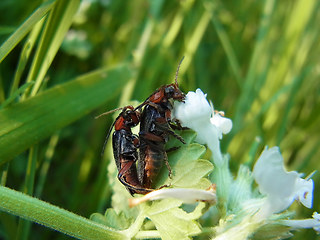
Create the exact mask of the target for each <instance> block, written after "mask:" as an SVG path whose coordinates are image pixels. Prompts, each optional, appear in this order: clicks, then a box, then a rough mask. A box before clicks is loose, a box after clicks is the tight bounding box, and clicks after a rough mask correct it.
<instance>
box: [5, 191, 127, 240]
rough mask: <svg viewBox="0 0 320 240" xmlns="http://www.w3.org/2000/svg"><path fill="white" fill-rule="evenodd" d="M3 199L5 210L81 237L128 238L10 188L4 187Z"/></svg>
mask: <svg viewBox="0 0 320 240" xmlns="http://www.w3.org/2000/svg"><path fill="white" fill-rule="evenodd" d="M0 202H1V204H0V210H2V211H5V212H7V213H11V214H14V215H17V216H20V217H22V218H24V219H27V220H30V221H33V222H36V223H39V224H41V225H44V226H46V227H49V228H52V229H55V230H57V231H59V232H62V233H65V234H67V235H69V236H73V237H76V238H78V239H126V236H125V235H123V234H121V233H119V232H116V231H115V230H113V229H111V228H108V227H106V226H103V225H101V224H98V223H96V222H93V221H90V220H89V219H86V218H84V217H81V216H79V215H76V214H74V213H71V212H69V211H67V210H64V209H62V208H59V207H56V206H53V205H51V204H49V203H46V202H44V201H41V200H39V199H37V198H33V197H30V196H28V195H26V194H23V193H21V192H17V191H14V190H12V189H10V188H6V187H2V186H0Z"/></svg>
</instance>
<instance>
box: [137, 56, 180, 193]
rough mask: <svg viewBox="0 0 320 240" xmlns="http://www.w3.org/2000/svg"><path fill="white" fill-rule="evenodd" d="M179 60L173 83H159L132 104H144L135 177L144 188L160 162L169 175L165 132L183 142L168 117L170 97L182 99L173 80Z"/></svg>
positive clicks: (139, 107) (158, 169)
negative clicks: (165, 166)
mask: <svg viewBox="0 0 320 240" xmlns="http://www.w3.org/2000/svg"><path fill="white" fill-rule="evenodd" d="M182 60H183V58H182ZM182 60H181V61H180V63H179V65H178V68H177V72H176V77H175V83H172V84H168V85H164V86H162V87H160V88H159V89H157V90H156V91H155V92H154V93H152V94H151V95H150V96H149V97H148V98H147V99H146V100H145V101H144V102H143V103H142V104H140V105H139V106H138V107H136V108H135V109H142V108H143V107H144V108H143V110H142V113H141V116H140V132H139V140H140V148H139V159H138V179H139V182H140V184H141V186H142V187H145V188H151V187H152V183H153V181H154V179H155V178H156V177H157V175H158V174H159V172H160V169H161V167H162V164H163V162H165V164H166V165H167V168H168V170H169V176H171V168H170V165H169V163H168V157H167V153H166V149H165V144H166V143H167V141H168V137H169V135H172V136H174V137H175V138H177V139H178V140H180V141H181V142H182V143H185V142H184V140H183V138H182V137H180V136H179V135H177V134H176V133H175V132H174V131H173V129H172V126H174V124H173V121H172V120H171V110H172V108H173V105H172V104H173V103H172V101H173V100H176V101H183V100H184V99H185V94H184V93H183V92H182V91H181V90H180V89H179V86H178V82H177V78H178V72H179V68H180V65H181V62H182Z"/></svg>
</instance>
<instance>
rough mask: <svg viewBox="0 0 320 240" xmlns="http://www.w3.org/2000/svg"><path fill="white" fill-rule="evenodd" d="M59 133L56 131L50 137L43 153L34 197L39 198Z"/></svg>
mask: <svg viewBox="0 0 320 240" xmlns="http://www.w3.org/2000/svg"><path fill="white" fill-rule="evenodd" d="M59 133H60V131H58V132H57V133H55V134H54V135H52V136H51V138H50V141H49V144H48V148H47V150H46V153H45V158H44V161H43V164H42V167H41V169H40V172H39V180H38V184H37V187H36V190H35V196H36V197H40V196H41V193H42V190H43V186H44V184H45V182H46V178H47V173H48V170H49V167H50V164H51V159H52V157H53V154H54V150H55V148H56V146H57V143H58V140H59Z"/></svg>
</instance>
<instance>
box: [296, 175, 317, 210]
mask: <svg viewBox="0 0 320 240" xmlns="http://www.w3.org/2000/svg"><path fill="white" fill-rule="evenodd" d="M295 192H296V195H297V197H296V198H297V200H299V202H301V203H302V204H303V205H304V206H305V207H307V208H312V199H313V180H312V179H309V180H308V181H307V180H305V179H302V178H299V179H297V182H296V187H295Z"/></svg>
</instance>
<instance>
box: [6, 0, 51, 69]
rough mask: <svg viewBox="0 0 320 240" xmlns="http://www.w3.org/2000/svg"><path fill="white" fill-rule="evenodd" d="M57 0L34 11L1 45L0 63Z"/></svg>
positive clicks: (48, 2) (46, 3)
mask: <svg viewBox="0 0 320 240" xmlns="http://www.w3.org/2000/svg"><path fill="white" fill-rule="evenodd" d="M54 3H55V1H53V0H50V1H47V2H45V3H43V4H42V5H40V7H39V8H38V9H37V10H35V11H34V13H33V14H32V15H31V16H30V17H29V18H28V19H27V20H26V21H25V22H24V23H23V24H21V26H20V27H19V28H18V29H17V30H16V31H15V32H14V33H13V34H12V35H11V36H10V37H9V38H8V39H7V40H6V41H5V42H4V43H3V44H2V45H1V47H0V63H1V62H2V60H3V59H4V58H5V57H6V56H7V55H8V54H9V53H10V52H11V50H12V49H13V48H14V47H15V46H16V45H17V44H18V43H19V42H20V41H21V40H22V39H23V38H24V37H25V36H26V35H27V33H28V32H29V31H30V30H31V28H32V27H33V26H34V25H35V24H36V23H37V22H38V21H40V20H41V18H43V16H44V15H46V14H47V13H48V11H49V10H50V9H51V8H52V7H53V5H54Z"/></svg>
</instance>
